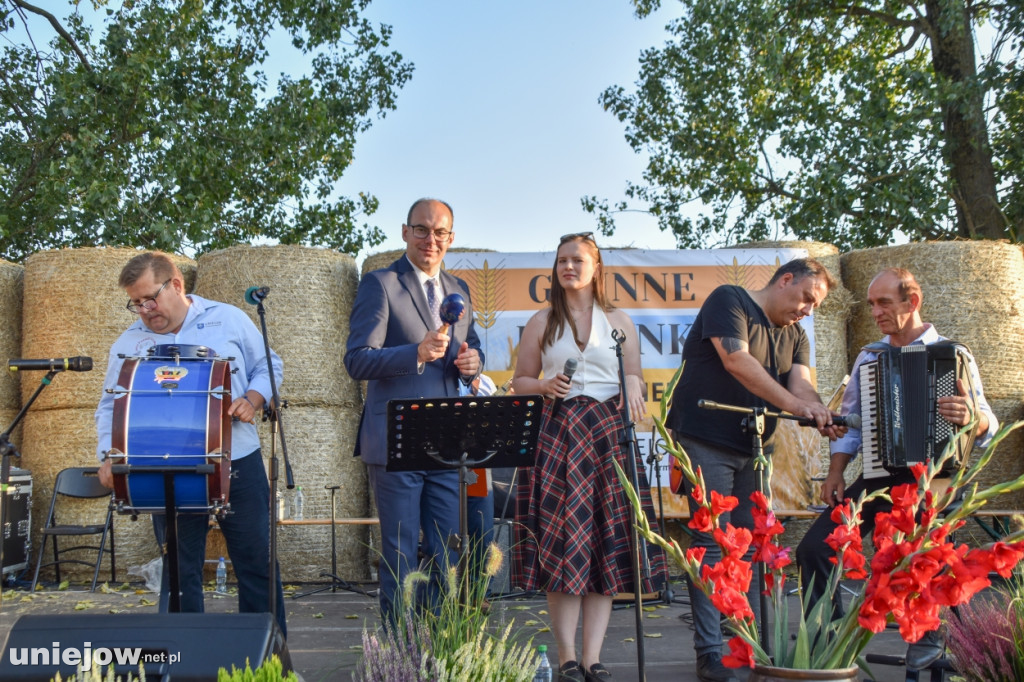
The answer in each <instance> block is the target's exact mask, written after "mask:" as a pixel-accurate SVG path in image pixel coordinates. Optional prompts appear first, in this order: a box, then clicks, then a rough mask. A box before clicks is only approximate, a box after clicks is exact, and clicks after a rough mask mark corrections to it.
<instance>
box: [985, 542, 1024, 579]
mask: <svg viewBox="0 0 1024 682" xmlns="http://www.w3.org/2000/svg"><path fill="white" fill-rule="evenodd" d="M989 556H990V557H991V561H992V570H993V571H995V572H996V573H998V574H999V575H1000V576H1001V577H1003V578H1009V577H1010V574H1011V573H1013V567H1014V566H1016V565H1017V563H1018V562H1019V561H1020V560H1021V558H1022V557H1024V552H1022V551H1021V550H1020V549H1018V548H1016V547H1014V546H1013V545H1008V544H1006V543H1005V542H997V543H995V544H994V545H992V549H991V551H990V552H989Z"/></svg>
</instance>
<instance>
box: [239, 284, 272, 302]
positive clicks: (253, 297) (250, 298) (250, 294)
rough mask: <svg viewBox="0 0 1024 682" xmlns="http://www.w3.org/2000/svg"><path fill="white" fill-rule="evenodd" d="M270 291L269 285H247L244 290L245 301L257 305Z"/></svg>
mask: <svg viewBox="0 0 1024 682" xmlns="http://www.w3.org/2000/svg"><path fill="white" fill-rule="evenodd" d="M269 293H270V287H249V288H248V289H246V290H245V302H246V303H249V304H251V305H259V304H260V303H261V302H262V301H263V299H265V298H266V297H267V294H269Z"/></svg>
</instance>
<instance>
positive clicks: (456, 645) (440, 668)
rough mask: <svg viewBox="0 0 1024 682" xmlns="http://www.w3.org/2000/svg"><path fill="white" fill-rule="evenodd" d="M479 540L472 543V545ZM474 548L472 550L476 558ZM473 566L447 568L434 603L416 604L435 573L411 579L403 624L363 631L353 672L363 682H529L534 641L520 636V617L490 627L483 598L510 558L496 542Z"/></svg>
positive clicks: (399, 620)
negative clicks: (427, 605) (493, 629)
mask: <svg viewBox="0 0 1024 682" xmlns="http://www.w3.org/2000/svg"><path fill="white" fill-rule="evenodd" d="M475 542H476V541H475V540H471V541H470V544H471V545H473V544H474V543H475ZM473 549H474V548H473V547H471V548H470V549H469V550H468V552H467V554H468V555H470V556H473V555H476V554H477V552H475V551H473ZM485 554H486V557H485V558H484V559H483V560H482V561H480V562H479V563H477V562H475V561H470V562H469V563H468V566H469V568H468V570H466V571H463V572H461V574H460V572H459V571H458V570H457V569H456V567H454V566H452V567H449V568H448V569H447V570H446V572H445V579H444V581H443V582H444V584H443V585H442V586H441V599H440V602H439V603H438V604H437V605H435V606H434V607H433V608H429V609H428V608H424V607H422V606H419V605H418V601H419V600H418V598H417V592H419V591H420V590H422V589H424V588H425V587H426V585H425V583H427V582H428V581H429V580H430V577H429V576H427V575H426V574H425V573H422V572H419V571H414V572H412V573H410V574H409V575H407V576H406V578H405V581H404V584H403V585H402V594H401V595H400V598H401V600H402V603H403V604H405V605H406V607H405V608H404V609H401V610H400V613H399V614H398V617H397V622H396V623H394V624H385V625H384V626H382V627H381V628H380V629H379V630H378V631H377V632H369V631H365V630H364V632H363V658H362V660H361V661H360V664H359V667H358V669H357V670H356V672H355V673H354V675H353V677H354V679H356V680H360V681H361V682H420V681H421V680H423V681H426V680H429V681H430V682H529V680H531V679H533V674H534V672H535V670H534V668H535V666H536V661H535V659H534V652H533V646H532V639H529V640H527V641H526V642H520V641H517V640H518V639H519V638H518V637H516V636H513V633H512V627H513V625H514V624H515V621H514V620H511V621H509V623H508V624H507V625H506V626H505V628H504V629H503V630H502V631H501V632H500V633H494V632H491V631H490V608H489V606H486V601H485V597H486V595H487V586H488V584H489V583H490V580H491V579H492V578H493V577H494V576H495V575H497V573H498V571H499V570H500V568H501V565H502V562H503V561H504V556H503V555H502V552H501V550H500V549H499V547H498V545H496V544H493V543H492V544H490V545H489V546H488V547H487V548H486V552H485Z"/></svg>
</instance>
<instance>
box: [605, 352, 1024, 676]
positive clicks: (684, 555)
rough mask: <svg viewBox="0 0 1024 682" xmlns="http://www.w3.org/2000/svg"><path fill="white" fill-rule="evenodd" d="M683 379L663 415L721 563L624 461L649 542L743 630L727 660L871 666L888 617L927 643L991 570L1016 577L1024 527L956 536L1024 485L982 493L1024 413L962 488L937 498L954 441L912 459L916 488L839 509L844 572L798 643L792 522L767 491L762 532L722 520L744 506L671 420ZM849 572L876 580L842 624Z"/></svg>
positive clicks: (836, 544) (661, 425)
mask: <svg viewBox="0 0 1024 682" xmlns="http://www.w3.org/2000/svg"><path fill="white" fill-rule="evenodd" d="M679 375H680V373H679V372H677V374H676V376H675V378H673V380H672V382H671V383H670V385H669V386H668V387H667V388H666V389H665V392H664V394H663V397H662V400H661V417H660V418H659V417H656V418H655V420H654V422H655V425H656V427H657V429H658V432H659V433H660V434H661V437H662V438H663V439H664V443H665V446H664V447H665V449H666V450H667V451H668V452H669V453H671V455H672V456H673V457H674V458H675V459H676V462H677V464H678V465H679V467H680V468H681V469H682V471H683V475H684V476H685V477H686V479H687V481H688V482H689V484H690V486H691V488H692V490H693V494H692V499H693V501H694V502H695V504H696V508H695V509H691V518H690V522H689V527H690V528H692V529H694V530H698V531H701V532H705V533H710V534H711V535H712V537H713V538H714V541H715V542H716V543H717V544H718V545H719V547H720V548H721V550H722V560H721V562H719V563H718V564H716V565H714V566H702V565H701V560H702V559H703V557H704V548H689V549H687V550H685V551H684V550H683V549H682V548H681V547H680V546H679V544H678V543H677V542H676V541H675V540H667V539H665V538H663V537H661V536H660V535H658V534H657V533H655V532H653V531H652V530H651V528H650V525H649V524H648V522H647V517H646V515H645V514H643V512H642V509H641V506H640V499H639V497H638V496H637V493H636V491H635V490H633V488H632V486H631V485H630V482H629V479H628V477H627V476H626V475H625V473H624V472H623V471H622V470H621V469H619V468H618V467H616V469H617V471H618V474H619V480H620V481H621V482H622V485H623V487H624V488H625V490H626V492H627V494H628V495H629V497H630V500H631V502H632V504H633V509H634V512H635V517H636V523H637V527H638V528H639V530H640V533H641V534H642V535H643V536H644V537H645V538H646V539H647V540H648V541H649V542H653V543H655V544H657V545H660V546H661V547H662V548H664V549H665V551H666V553H667V554H668V555H669V556H670V557H672V558H673V559H674V560H675V561H676V563H677V564H678V565H679V566H680V567H681V568H682V569H683V570H684V571H686V574H687V575H688V576H689V578H690V580H692V581H693V584H694V585H695V586H697V587H698V588H699V589H700V590H701V591H703V592H704V593H705V594H706V595H707V596H708V598H709V599H710V600H711V602H712V603H713V604H714V605H715V607H716V608H717V609H718V610H719V611H720V612H721V613H722V614H723V615H724V616H725V617H726V622H727V625H728V627H729V629H730V630H731V631H732V632H733V633H734V636H733V637H732V639H730V640H729V650H730V653H729V654H728V655H727V656H724V657H723V658H722V662H723V663H724V664H725V665H726V666H729V667H733V668H739V667H751V668H752V667H754V666H755V665H764V666H774V667H779V668H798V669H813V670H834V669H846V668H851V667H853V666H855V665H860V666H861V667H862V668H865V669H866V667H867V666H866V663H865V661H864V660H863V658H862V653H863V651H864V648H865V647H866V646H867V645H868V642H869V641H870V640H871V638H872V637H873V636H874V635H875V634H877V633H879V632H881V631H882V630H884V629H885V627H886V625H888V624H889V623H896V624H898V625H899V629H900V634H901V635H902V636H903V638H904V639H905V640H906V641H908V642H916V641H917V640H918V639H920V638H921V636H922V635H923V634H924V633H925V632H928V631H930V630H933V629H935V628H937V627H939V625H940V624H941V621H940V618H939V615H940V612H941V609H942V608H943V607H954V606H960V605H962V604H966V603H967V602H969V601H970V600H971V598H972V597H973V596H974V595H975V594H976V593H977V592H979V591H980V590H982V589H984V588H986V587H988V586H989V584H990V581H989V578H988V575H989V573H990V572H995V573H998V574H999V575H1000V576H1002V577H1004V578H1005V577H1008V576H1010V574H1011V572H1012V571H1013V569H1014V567H1015V566H1016V565H1017V564H1018V563H1019V562H1020V561H1021V559H1022V558H1024V531H1018V532H1015V533H1012V534H1010V535H1007V536H1006V537H1005V538H1003V539H1002V540H1001V541H998V542H993V543H989V544H987V545H984V546H982V547H976V548H969V547H967V546H966V545H964V544H954V543H953V542H952V541H951V540H950V536H951V533H952V532H953V531H954V530H955V529H957V528H959V527H961V526H962V525H964V523H966V519H967V517H968V516H969V515H971V514H972V513H974V512H976V511H977V510H979V509H980V508H982V507H983V506H984V505H986V504H987V503H988V502H989V501H991V500H992V499H993V498H995V497H997V496H999V495H1002V494H1006V493H1010V492H1014V491H1017V490H1021V489H1024V475H1022V476H1020V477H1018V478H1016V479H1014V480H1012V481H1008V482H1005V483H1001V484H998V485H994V486H991V487H989V488H986V489H984V490H980V491H979V490H978V483H977V478H978V475H979V473H980V472H981V471H982V470H983V469H984V468H985V466H986V465H987V464H988V462H989V461H990V460H991V458H992V455H993V453H994V450H995V448H996V446H997V445H998V444H999V443H1000V442H1001V441H1002V440H1003V439H1004V438H1006V436H1007V435H1008V434H1009V433H1010V432H1012V431H1013V430H1015V429H1017V428H1019V427H1021V426H1024V421H1022V422H1017V423H1016V424H1012V425H1009V426H1006V427H1004V428H1002V429H1001V430H1000V431H999V433H997V434H996V436H995V437H994V438H993V439H992V442H991V444H990V445H989V447H988V448H987V449H986V450H985V452H984V453H983V454H982V455H981V456H980V457H979V459H978V461H977V462H976V463H975V464H974V465H972V466H971V467H969V468H966V469H961V470H960V471H958V472H956V473H955V474H954V475H953V478H952V480H951V483H950V486H949V487H948V488H947V489H946V490H944V491H943V492H941V493H939V494H933V493H932V491H931V490H930V486H931V483H932V480H933V479H934V478H936V477H937V475H938V473H939V471H940V470H941V468H942V464H943V463H944V462H945V460H946V459H948V457H949V456H950V452H949V450H948V449H947V452H945V453H943V455H942V457H941V458H940V459H939V460H937V461H935V462H931V463H929V464H928V465H927V466H926V465H924V464H917V465H914V466H913V467H911V470H912V471H913V473H914V476H915V478H916V479H917V483H916V484H908V485H901V486H895V487H894V488H892V490H887V489H886V490H879V491H874V492H872V493H871V494H862V495H861V496H860V498H859V499H857V500H849V499H847V500H844V501H843V502H842V503H841V504H838V505H836V507H835V508H834V509H832V511H831V514H832V520H833V521H835V522H836V523H837V524H838V527H837V528H836V529H835V531H834V532H833V533H832V534H831V535H830V536H829V537H828V538H827V540H826V541H827V542H828V544H829V546H830V547H832V549H833V550H834V551H835V553H836V554H835V557H833V559H832V561H833V563H834V564H835V568H833V570H832V573H831V575H830V577H829V583H828V587H827V590H826V594H825V596H824V598H823V599H821V600H820V601H819V602H818V603H817V604H815V605H813V607H812V606H811V605H810V604H809V603H808V601H809V598H808V597H805V599H804V600H802V601H801V602H800V614H799V618H798V626H797V632H796V633H795V637H793V638H792V639H791V638H790V636H789V632H788V627H789V615H788V604H787V600H786V589H785V581H786V575H785V573H784V569H785V568H786V567H787V566H789V564H790V563H791V558H790V550H789V548H782V547H780V546H778V545H777V544H775V542H774V538H775V537H776V536H778V535H780V534H781V533H782V530H783V529H782V524H781V523H780V522H779V521H778V519H777V518H776V517H775V514H774V512H773V511H772V508H771V500H770V498H769V497H767V496H765V495H764V494H762V493H760V492H755V493H754V494H753V495H752V496H751V501H752V502H753V503H754V506H755V510H754V529H753V531H750V530H748V529H745V528H736V527H734V526H733V525H732V524H731V523H730V524H726V526H725V528H722V527H721V525H720V523H719V517H720V516H721V514H722V513H724V512H726V511H730V510H732V509H734V508H735V507H736V505H737V504H738V500H737V499H736V498H735V497H732V496H723V495H720V494H718V493H717V492H716V491H711V492H710V494H706V490H707V489H706V487H705V485H704V479H703V475H702V473H701V470H700V468H699V467H698V468H696V469H694V468H693V466H692V463H691V461H690V458H689V456H687V454H686V452H685V451H684V450H683V448H682V447H681V446H680V445H679V444H678V443H676V442H675V441H674V439H673V438H672V437H671V436H670V435H669V433H668V431H667V429H666V428H665V416H666V415H667V414H668V408H669V400H670V396H671V395H672V392H673V389H674V385H675V383H676V381H677V380H678V377H679ZM976 425H977V422H976V421H975V422H972V423H970V424H968V425H967V426H966V427H964V428H965V430H968V429H974V428H975V427H976ZM758 467H760V468H763V469H764V470H765V471H766V474H767V475H766V476H765V480H769V481H770V480H771V477H770V472H771V465H770V462H769V461H767V460H765V459H763V458H762V459H761V461H759V462H758V461H755V468H758ZM961 490H962V491H964V495H963V497H962V499H961V500H960V503H959V505H958V506H957V505H955V504H953V503H954V502H955V501H956V496H957V491H961ZM876 497H881V498H885V499H887V500H890V501H891V502H892V505H893V508H892V511H891V512H889V513H882V514H878V515H877V516H876V525H875V531H874V535H873V538H872V541H873V543H874V547H875V554H874V556H873V557H872V559H871V562H870V563H868V562H867V560H866V559H865V557H864V553H863V548H862V545H861V535H860V527H859V526H860V521H861V509H862V508H863V505H864V503H865V502H867V501H869V500H872V499H875V498H876ZM751 545H753V547H754V555H753V560H752V561H747V560H745V559H744V554H745V553H746V552H747V549H748V548H749V547H751ZM752 562H760V563H761V564H762V565H763V567H764V576H765V594H766V595H767V596H768V601H769V603H770V604H771V606H772V607H773V609H774V611H775V617H774V619H773V620H774V626H775V627H774V632H773V633H772V637H771V640H770V642H771V645H770V646H763V645H762V643H761V638H760V633H759V632H758V623H757V622H756V620H755V619H754V612H753V609H752V608H751V606H750V604H749V602H748V601H747V589H748V588H749V586H750V582H751V580H752V579H753V575H754V567H753V566H752V565H751V564H752ZM844 579H858V580H864V585H863V587H862V589H861V590H860V591H859V592H858V593H857V594H856V595H855V596H854V597H853V600H852V602H851V604H850V607H849V610H848V611H847V612H846V614H845V615H844V616H843V617H842V618H841V619H839V620H836V621H832V620H830V618H831V613H832V610H831V597H832V596H833V595H834V594H835V593H836V591H837V590H838V589H839V585H840V581H842V580H844ZM809 593H810V590H805V594H807V595H809ZM766 634H767V633H766ZM766 641H768V640H767V638H766ZM772 651H773V652H774V653H771V652H772Z"/></svg>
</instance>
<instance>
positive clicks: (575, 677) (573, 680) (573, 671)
mask: <svg viewBox="0 0 1024 682" xmlns="http://www.w3.org/2000/svg"><path fill="white" fill-rule="evenodd" d="M557 682H587V678H586V673H584V672H583V668H582V667H580V664H579V663H577V662H576V661H566V662H565V663H564V664H563V665H562V666H561V667H560V668H559V669H558V680H557Z"/></svg>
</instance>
